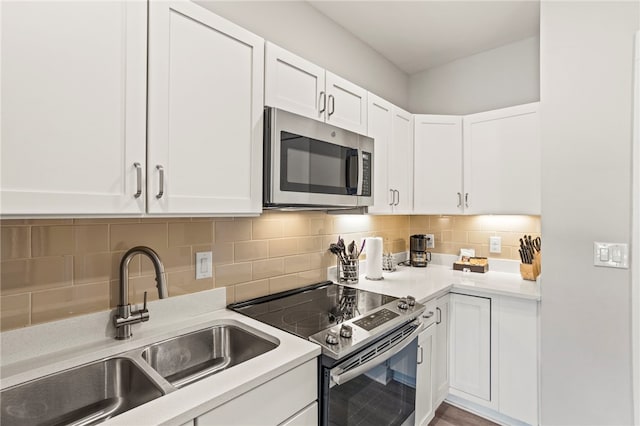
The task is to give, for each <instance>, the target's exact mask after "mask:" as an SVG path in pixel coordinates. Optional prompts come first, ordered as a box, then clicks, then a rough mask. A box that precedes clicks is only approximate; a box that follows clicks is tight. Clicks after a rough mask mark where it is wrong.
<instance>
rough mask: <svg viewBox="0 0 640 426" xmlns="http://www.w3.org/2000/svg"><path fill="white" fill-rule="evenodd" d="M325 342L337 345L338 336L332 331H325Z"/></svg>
mask: <svg viewBox="0 0 640 426" xmlns="http://www.w3.org/2000/svg"><path fill="white" fill-rule="evenodd" d="M326 342H327V344H329V345H337V344H338V336H336V334H335V332H334V331H330V332H328V333H327V339H326Z"/></svg>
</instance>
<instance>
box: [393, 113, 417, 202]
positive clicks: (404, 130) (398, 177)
mask: <svg viewBox="0 0 640 426" xmlns="http://www.w3.org/2000/svg"><path fill="white" fill-rule="evenodd" d="M392 129H393V135H392V140H391V145H390V146H389V188H391V189H394V190H396V191H397V192H396V199H395V202H394V203H393V212H394V213H399V214H411V213H412V211H413V115H412V114H410V113H408V112H406V111H403V110H401V109H400V108H396V107H394V108H393V126H392Z"/></svg>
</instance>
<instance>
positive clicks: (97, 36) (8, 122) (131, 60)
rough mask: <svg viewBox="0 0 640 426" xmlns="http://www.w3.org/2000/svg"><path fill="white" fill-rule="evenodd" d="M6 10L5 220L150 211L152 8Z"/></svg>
mask: <svg viewBox="0 0 640 426" xmlns="http://www.w3.org/2000/svg"><path fill="white" fill-rule="evenodd" d="M0 8H1V9H2V10H1V16H2V25H1V31H2V36H1V37H2V60H1V64H2V68H1V75H2V82H1V85H2V108H1V110H2V115H1V117H0V120H1V122H2V124H1V126H0V127H1V128H2V135H1V138H2V160H1V167H0V168H1V170H2V172H1V177H0V181H1V192H2V200H1V210H0V211H1V214H2V215H24V216H37V215H83V214H96V213H100V214H140V213H142V212H144V199H145V189H144V188H145V182H144V168H145V132H146V130H145V111H146V57H147V5H146V3H144V2H128V1H126V2H125V1H119V2H118V1H108V2H28V1H27V2H2V3H1V4H0Z"/></svg>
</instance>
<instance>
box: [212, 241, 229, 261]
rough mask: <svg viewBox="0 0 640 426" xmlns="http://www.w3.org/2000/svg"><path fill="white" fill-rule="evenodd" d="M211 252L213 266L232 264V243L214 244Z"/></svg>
mask: <svg viewBox="0 0 640 426" xmlns="http://www.w3.org/2000/svg"><path fill="white" fill-rule="evenodd" d="M212 251H213V264H214V266H215V265H226V264H229V263H233V243H216V244H214V245H213V247H212Z"/></svg>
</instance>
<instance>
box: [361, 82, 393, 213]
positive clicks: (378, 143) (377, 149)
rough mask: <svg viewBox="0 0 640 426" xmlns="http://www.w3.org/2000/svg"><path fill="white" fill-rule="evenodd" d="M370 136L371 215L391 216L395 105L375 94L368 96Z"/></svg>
mask: <svg viewBox="0 0 640 426" xmlns="http://www.w3.org/2000/svg"><path fill="white" fill-rule="evenodd" d="M368 103H369V111H368V121H369V124H368V126H367V127H368V134H367V136H369V137H372V138H373V146H374V153H373V173H374V176H373V202H374V204H373V206H371V207H369V213H378V214H389V213H391V212H392V211H393V201H394V200H393V195H394V192H393V191H392V190H391V188H390V187H389V179H388V176H389V155H388V151H389V149H390V147H391V138H392V135H393V134H392V125H393V105H391V103H389V102H387V101H385V100H384V99H382V98H379V97H377V96H376V95H374V94H373V93H369V95H368Z"/></svg>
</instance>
